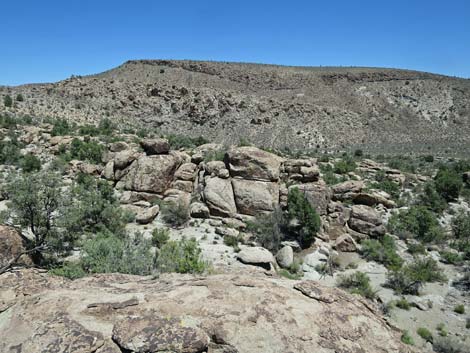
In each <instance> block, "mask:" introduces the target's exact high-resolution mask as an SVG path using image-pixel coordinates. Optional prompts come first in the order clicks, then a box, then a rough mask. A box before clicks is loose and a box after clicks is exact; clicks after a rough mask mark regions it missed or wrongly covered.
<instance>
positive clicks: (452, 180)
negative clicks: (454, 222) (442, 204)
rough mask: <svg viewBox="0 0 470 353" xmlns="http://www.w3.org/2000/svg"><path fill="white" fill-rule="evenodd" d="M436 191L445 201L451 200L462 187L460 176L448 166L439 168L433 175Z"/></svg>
mask: <svg viewBox="0 0 470 353" xmlns="http://www.w3.org/2000/svg"><path fill="white" fill-rule="evenodd" d="M434 183H435V186H436V191H437V192H438V193H439V195H441V196H442V197H443V198H444V199H445V200H446V201H452V200H455V199H457V198H458V197H459V194H460V190H461V189H462V186H463V182H462V177H461V175H460V174H458V173H457V172H456V171H454V170H452V169H448V168H441V169H439V171H438V172H437V174H436V176H435V177H434Z"/></svg>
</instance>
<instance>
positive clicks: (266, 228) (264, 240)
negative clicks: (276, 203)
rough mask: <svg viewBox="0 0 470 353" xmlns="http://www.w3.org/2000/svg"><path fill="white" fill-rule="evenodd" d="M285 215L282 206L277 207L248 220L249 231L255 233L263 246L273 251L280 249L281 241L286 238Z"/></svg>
mask: <svg viewBox="0 0 470 353" xmlns="http://www.w3.org/2000/svg"><path fill="white" fill-rule="evenodd" d="M285 223H286V220H285V217H284V214H283V212H282V210H281V209H280V208H276V209H275V210H274V211H273V212H271V213H269V214H261V215H259V216H258V217H256V219H255V220H254V221H251V222H250V221H248V222H247V223H246V225H247V231H249V232H251V233H253V234H254V236H255V238H256V241H257V242H259V243H260V244H261V246H262V247H263V248H266V249H268V250H270V251H271V252H274V253H275V252H277V251H278V250H279V247H280V244H281V241H282V240H284V231H283V229H284V227H285Z"/></svg>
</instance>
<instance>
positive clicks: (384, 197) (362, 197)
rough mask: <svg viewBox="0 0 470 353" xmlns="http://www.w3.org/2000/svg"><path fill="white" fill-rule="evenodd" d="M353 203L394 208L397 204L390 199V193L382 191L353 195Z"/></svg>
mask: <svg viewBox="0 0 470 353" xmlns="http://www.w3.org/2000/svg"><path fill="white" fill-rule="evenodd" d="M353 201H354V203H357V204H360V205H367V206H376V205H384V206H385V207H387V208H394V207H396V206H397V204H396V203H395V202H394V201H393V200H390V195H388V194H387V193H386V192H383V191H371V192H361V193H359V194H357V195H356V196H355V197H354V200H353Z"/></svg>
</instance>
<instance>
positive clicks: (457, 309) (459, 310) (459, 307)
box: [454, 304, 465, 314]
mask: <svg viewBox="0 0 470 353" xmlns="http://www.w3.org/2000/svg"><path fill="white" fill-rule="evenodd" d="M454 312H455V313H457V314H465V306H464V305H463V304H458V305H456V306H455V307H454Z"/></svg>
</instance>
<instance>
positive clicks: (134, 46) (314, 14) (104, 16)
mask: <svg viewBox="0 0 470 353" xmlns="http://www.w3.org/2000/svg"><path fill="white" fill-rule="evenodd" d="M0 8H1V10H0V14H1V16H0V33H1V36H0V40H1V45H0V84H4V85H13V84H21V83H27V82H50V81H57V80H60V79H64V78H67V77H69V76H70V75H72V74H76V75H85V74H91V73H97V72H101V71H104V70H107V69H110V68H112V67H115V66H117V65H119V64H121V63H123V62H124V61H126V60H129V59H144V58H145V59H152V58H164V59H170V58H174V59H198V60H223V61H244V62H261V63H274V64H284V65H309V66H318V65H323V66H336V65H342V66H380V67H397V68H408V69H416V70H423V71H429V72H436V73H442V74H447V75H453V76H460V77H466V78H469V77H470V1H468V0H446V1H442V0H440V1H437V0H427V1H421V0H407V1H404V0H383V1H381V0H375V1H369V0H363V1H362V0H356V1H354V0H349V1H334V0H330V1H313V0H310V1H295V0H291V1H276V0H270V1H264V0H260V1H256V0H252V1H245V0H237V1H224V0H217V1H213V0H208V1H202V0H201V1H196V0H193V1H185V0H180V1H150V0H148V1H144V0H133V1H130V0H129V1H120V0H94V1H91V0H61V1H48V0H42V1H37V0H35V1H32V0H22V1H15V0H10V1H2V4H1V5H0Z"/></svg>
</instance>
